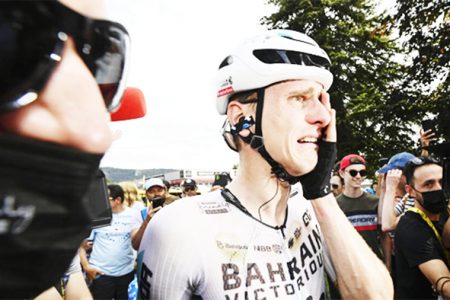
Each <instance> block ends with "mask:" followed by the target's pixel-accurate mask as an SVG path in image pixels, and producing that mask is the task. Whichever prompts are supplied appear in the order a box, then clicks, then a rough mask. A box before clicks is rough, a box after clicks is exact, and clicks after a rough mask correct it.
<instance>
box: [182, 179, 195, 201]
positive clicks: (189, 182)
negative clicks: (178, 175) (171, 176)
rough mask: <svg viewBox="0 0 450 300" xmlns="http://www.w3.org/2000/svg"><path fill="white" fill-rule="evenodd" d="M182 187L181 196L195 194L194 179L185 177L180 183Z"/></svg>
mask: <svg viewBox="0 0 450 300" xmlns="http://www.w3.org/2000/svg"><path fill="white" fill-rule="evenodd" d="M181 187H182V188H183V198H185V197H192V196H197V189H198V188H197V183H196V182H195V180H194V179H186V180H185V181H184V182H183V184H182V185H181Z"/></svg>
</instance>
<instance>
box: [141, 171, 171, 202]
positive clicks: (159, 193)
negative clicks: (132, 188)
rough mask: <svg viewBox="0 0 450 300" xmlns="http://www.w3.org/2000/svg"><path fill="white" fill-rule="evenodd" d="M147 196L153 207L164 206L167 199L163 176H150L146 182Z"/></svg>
mask: <svg viewBox="0 0 450 300" xmlns="http://www.w3.org/2000/svg"><path fill="white" fill-rule="evenodd" d="M144 189H145V196H146V197H147V199H148V201H149V204H150V206H151V207H152V208H156V207H158V206H164V205H166V204H165V201H166V191H167V188H166V185H165V184H164V182H163V181H162V179H161V178H156V177H155V178H150V179H147V180H146V181H145V184H144Z"/></svg>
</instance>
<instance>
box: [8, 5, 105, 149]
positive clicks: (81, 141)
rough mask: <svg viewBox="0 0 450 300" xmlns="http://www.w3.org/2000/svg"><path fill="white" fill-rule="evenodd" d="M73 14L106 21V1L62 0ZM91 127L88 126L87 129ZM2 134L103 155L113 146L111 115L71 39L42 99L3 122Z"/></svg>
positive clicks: (41, 96)
mask: <svg viewBox="0 0 450 300" xmlns="http://www.w3.org/2000/svg"><path fill="white" fill-rule="evenodd" d="M60 2H62V3H63V4H64V5H67V6H69V7H71V8H73V9H74V10H76V11H78V12H80V13H82V14H89V15H90V16H95V17H105V14H104V11H103V10H102V3H103V1H91V0H62V1H60ZM86 124H88V125H89V126H86ZM0 126H1V127H2V130H3V131H7V132H10V133H12V134H17V135H21V136H25V137H29V138H34V139H38V140H44V141H49V142H55V143H60V144H63V145H67V146H72V147H75V148H77V149H80V150H83V151H87V152H93V153H104V152H105V151H106V150H107V149H108V148H109V146H110V145H111V143H112V136H113V135H112V132H111V129H110V128H109V114H108V113H107V111H106V108H105V105H104V102H103V98H102V95H101V93H100V90H99V87H98V85H97V82H96V81H95V79H94V77H93V75H92V73H91V72H90V71H89V70H88V68H87V66H86V65H85V64H84V62H83V61H82V59H81V58H80V56H79V54H78V52H77V51H76V49H75V44H74V42H73V39H72V37H71V36H70V35H69V39H68V41H67V42H66V44H65V47H64V51H63V53H62V59H61V61H60V63H59V64H58V66H57V67H56V68H55V69H54V71H53V73H52V75H51V77H50V78H49V80H48V81H47V83H46V85H45V88H44V89H43V90H42V91H41V92H40V93H39V98H38V99H37V100H36V101H34V102H33V103H31V104H29V105H27V106H25V107H23V108H20V109H18V110H16V111H13V112H10V113H7V114H4V115H3V116H2V118H0Z"/></svg>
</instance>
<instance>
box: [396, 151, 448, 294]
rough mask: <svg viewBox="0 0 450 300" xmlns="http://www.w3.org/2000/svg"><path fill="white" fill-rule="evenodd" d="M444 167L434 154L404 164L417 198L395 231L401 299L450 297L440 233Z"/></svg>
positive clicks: (443, 210) (443, 214)
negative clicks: (434, 157) (432, 157)
mask: <svg viewBox="0 0 450 300" xmlns="http://www.w3.org/2000/svg"><path fill="white" fill-rule="evenodd" d="M442 173H443V172H442V167H441V165H440V164H439V162H437V161H435V160H434V159H431V158H426V157H421V158H414V159H412V160H411V161H410V162H408V163H407V164H406V166H405V176H406V181H407V185H406V189H407V192H408V193H409V194H410V195H411V196H413V197H414V198H415V207H413V208H410V209H409V210H408V211H407V212H406V213H405V215H404V216H403V217H402V218H401V219H400V221H399V223H398V226H397V230H396V233H395V237H396V238H395V259H396V266H397V274H396V281H397V291H396V294H397V298H398V299H437V297H438V294H440V295H442V296H443V297H445V298H447V297H450V272H449V268H448V259H447V253H446V252H447V250H446V249H445V248H444V247H443V245H442V241H441V234H442V229H443V224H444V222H445V219H447V218H448V214H447V213H446V208H447V200H446V199H445V198H446V197H445V195H444V192H443V190H442Z"/></svg>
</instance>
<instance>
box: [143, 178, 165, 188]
mask: <svg viewBox="0 0 450 300" xmlns="http://www.w3.org/2000/svg"><path fill="white" fill-rule="evenodd" d="M152 186H160V187H162V188H165V187H166V186H165V185H164V182H163V181H162V180H161V179H160V178H150V179H148V180H146V181H145V184H144V189H145V190H148V189H149V188H151V187H152Z"/></svg>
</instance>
